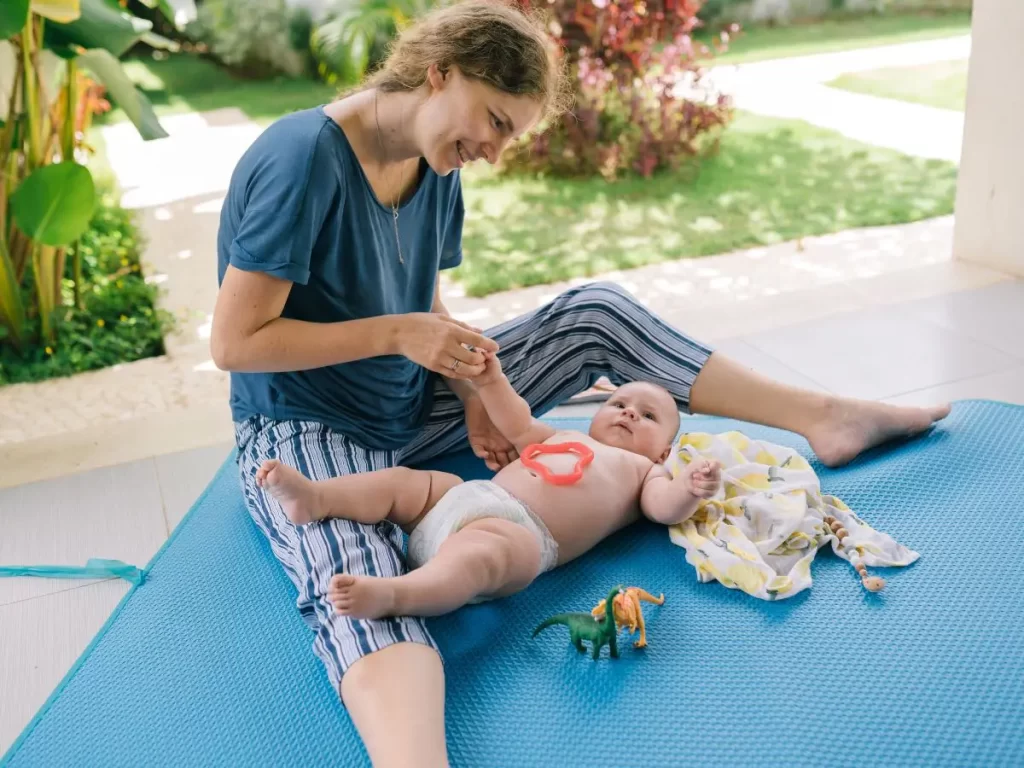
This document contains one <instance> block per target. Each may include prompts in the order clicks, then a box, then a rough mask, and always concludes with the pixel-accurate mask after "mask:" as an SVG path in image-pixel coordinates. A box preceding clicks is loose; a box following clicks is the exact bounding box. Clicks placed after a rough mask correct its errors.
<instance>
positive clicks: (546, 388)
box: [401, 282, 948, 465]
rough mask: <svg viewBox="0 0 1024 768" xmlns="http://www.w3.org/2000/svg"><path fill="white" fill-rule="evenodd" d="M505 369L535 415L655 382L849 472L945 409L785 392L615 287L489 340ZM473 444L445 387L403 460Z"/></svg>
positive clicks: (577, 291)
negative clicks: (802, 445) (601, 391)
mask: <svg viewBox="0 0 1024 768" xmlns="http://www.w3.org/2000/svg"><path fill="white" fill-rule="evenodd" d="M488 333H489V335H490V336H491V337H492V338H494V339H495V341H497V342H498V343H499V344H500V345H501V350H500V351H499V353H498V354H499V356H500V357H501V360H502V368H503V369H504V370H505V373H506V375H507V376H508V377H509V380H510V381H511V382H512V385H513V387H515V389H516V391H517V392H519V394H520V395H522V396H523V397H524V398H525V399H526V401H527V402H529V403H530V406H531V408H532V409H533V412H534V413H535V414H541V413H544V412H545V411H547V410H549V409H551V408H553V407H554V406H556V405H558V404H559V403H561V402H563V401H565V400H566V399H568V398H569V397H571V396H572V395H574V394H576V393H578V392H581V391H583V390H585V389H586V388H587V387H589V386H591V385H592V384H593V383H594V381H596V380H597V378H599V377H600V376H601V375H606V376H608V378H609V379H611V381H612V382H613V383H615V384H622V383H625V382H628V381H636V380H645V381H653V382H656V383H658V384H661V385H662V386H664V387H665V388H666V389H667V390H668V391H669V392H671V393H672V395H673V396H674V397H675V399H676V402H677V403H678V404H679V407H680V409H681V410H683V411H689V412H692V413H705V414H710V415H716V416H725V417H729V418H735V419H740V420H744V421H750V422H754V423H758V424H765V425H768V426H774V427H778V428H780V429H786V430H789V431H792V432H796V433H798V434H801V435H803V436H804V437H806V438H807V439H808V441H809V442H810V443H811V447H812V448H813V449H814V450H815V452H816V453H817V454H818V456H819V458H820V459H821V460H822V461H823V462H825V463H827V464H830V465H838V464H843V463H846V462H847V461H849V460H851V459H853V458H854V457H855V456H856V455H858V454H859V453H861V452H862V451H864V450H866V449H867V448H870V447H873V446H874V445H877V444H879V443H881V442H884V441H885V440H887V439H889V438H892V437H898V436H903V435H908V434H913V433H915V432H918V431H921V430H923V429H926V428H927V427H928V426H929V425H930V424H932V423H933V422H934V421H936V420H937V419H941V418H943V417H944V416H945V415H946V413H948V408H946V407H939V408H933V409H924V408H897V407H895V406H888V405H883V404H880V403H872V402H866V401H860V400H851V399H847V398H838V397H834V396H830V395H822V394H820V393H816V392H810V391H807V390H802V389H797V388H795V387H790V386H786V385H783V384H780V383H778V382H775V381H772V380H771V379H768V378H765V377H764V376H761V375H759V374H757V373H755V372H753V371H751V370H750V369H748V368H746V367H744V366H741V365H739V364H737V363H735V362H733V361H731V360H729V359H728V358H727V357H725V356H724V355H722V354H721V353H718V352H715V353H712V350H711V348H710V347H709V346H707V345H705V344H701V343H700V342H697V341H695V340H693V339H691V338H689V337H687V336H685V335H684V334H682V333H680V332H679V331H678V330H676V329H675V328H673V327H672V326H670V325H669V324H668V323H666V322H665V321H664V320H662V319H661V318H659V317H658V316H657V315H655V314H653V313H652V312H651V311H650V310H648V309H647V308H645V307H644V306H643V305H642V304H640V303H639V302H637V301H636V299H634V298H633V297H632V296H631V295H630V294H629V293H628V292H627V291H625V290H624V289H623V288H621V287H620V286H618V285H615V284H614V283H604V282H600V283H590V284H587V285H584V286H581V287H579V288H573V289H571V290H568V291H566V292H565V293H563V294H561V295H560V296H558V297H557V298H555V299H554V300H553V301H552V302H550V303H549V304H547V305H545V306H543V307H541V308H539V309H537V310H535V311H534V312H531V313H529V314H527V315H524V316H522V317H519V318H516V319H514V320H510V321H509V322H507V323H504V324H502V325H499V326H498V327H497V328H495V329H493V330H491V331H489V332H488ZM465 442H466V433H465V424H464V423H463V421H462V407H461V403H459V401H458V399H457V398H455V396H454V395H452V394H451V393H450V392H448V391H447V388H445V387H443V386H439V387H438V389H437V396H436V401H435V407H434V411H433V413H432V415H431V419H430V422H429V424H428V425H427V428H426V429H425V430H424V432H423V434H422V435H421V436H420V437H419V438H418V439H417V440H416V441H415V443H414V444H413V445H412V446H410V448H409V450H408V451H405V452H403V454H402V456H401V460H402V462H403V463H405V462H407V461H408V462H410V463H415V462H419V461H424V460H426V459H427V458H430V457H432V456H435V455H438V454H440V453H443V452H445V451H448V450H451V449H452V448H455V447H462V446H463V445H465Z"/></svg>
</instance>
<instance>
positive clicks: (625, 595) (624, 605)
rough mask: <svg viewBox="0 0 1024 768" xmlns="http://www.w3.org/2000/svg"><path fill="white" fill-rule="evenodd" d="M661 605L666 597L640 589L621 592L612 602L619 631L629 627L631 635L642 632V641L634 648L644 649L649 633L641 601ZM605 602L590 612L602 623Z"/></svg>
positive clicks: (631, 588) (627, 589)
mask: <svg viewBox="0 0 1024 768" xmlns="http://www.w3.org/2000/svg"><path fill="white" fill-rule="evenodd" d="M641 600H643V601H644V602H645V603H654V604H655V605H661V604H662V603H664V602H665V595H664V594H662V595H660V596H658V597H655V596H654V595H652V594H651V593H650V592H646V591H644V590H643V589H641V588H640V587H628V588H626V589H624V590H623V591H621V592H619V594H617V595H616V596H615V600H614V601H613V602H612V613H613V614H614V615H615V623H616V625H618V627H619V629H622V628H623V627H627V628H628V629H629V631H630V633H633V632H636V631H637V629H639V630H640V639H639V640H637V641H636V642H634V643H633V647H634V648H643V647H644V646H646V645H647V633H646V632H645V630H644V612H643V610H641V608H640V601H641ZM604 604H605V601H604V600H602V601H601V602H600V603H598V604H597V605H596V606H594V608H593V609H592V610H591V611H590V612H591V614H593V616H594V618H595V619H597V620H598V621H600V620H601V619H602V618H604V612H605V608H604Z"/></svg>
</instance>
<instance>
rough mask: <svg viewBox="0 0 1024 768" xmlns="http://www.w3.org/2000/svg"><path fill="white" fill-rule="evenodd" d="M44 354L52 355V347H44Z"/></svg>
mask: <svg viewBox="0 0 1024 768" xmlns="http://www.w3.org/2000/svg"><path fill="white" fill-rule="evenodd" d="M46 354H48V355H52V354H53V348H52V347H47V348H46Z"/></svg>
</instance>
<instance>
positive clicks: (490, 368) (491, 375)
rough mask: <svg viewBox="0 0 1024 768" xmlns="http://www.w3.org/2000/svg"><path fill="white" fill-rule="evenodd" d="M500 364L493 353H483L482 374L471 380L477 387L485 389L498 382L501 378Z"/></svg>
mask: <svg viewBox="0 0 1024 768" xmlns="http://www.w3.org/2000/svg"><path fill="white" fill-rule="evenodd" d="M502 375H503V374H502V370H501V362H500V361H499V360H498V356H497V355H496V354H494V353H493V352H484V372H483V373H481V374H480V375H479V376H477V377H476V378H475V379H473V383H474V384H476V385H477V386H478V387H486V386H487V385H488V384H493V383H494V382H496V381H499V380H500V379H501V377H502Z"/></svg>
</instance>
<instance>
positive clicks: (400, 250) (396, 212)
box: [391, 208, 405, 264]
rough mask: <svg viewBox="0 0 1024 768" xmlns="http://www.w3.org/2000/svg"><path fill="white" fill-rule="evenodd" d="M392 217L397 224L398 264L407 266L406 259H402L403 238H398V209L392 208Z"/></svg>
mask: <svg viewBox="0 0 1024 768" xmlns="http://www.w3.org/2000/svg"><path fill="white" fill-rule="evenodd" d="M391 215H392V217H393V219H394V222H395V244H396V245H398V263H399V264H405V259H404V258H402V238H401V237H399V236H398V209H397V208H392V209H391Z"/></svg>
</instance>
